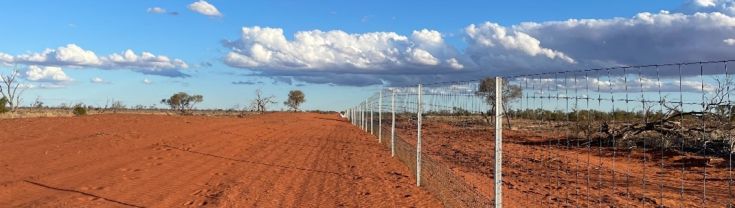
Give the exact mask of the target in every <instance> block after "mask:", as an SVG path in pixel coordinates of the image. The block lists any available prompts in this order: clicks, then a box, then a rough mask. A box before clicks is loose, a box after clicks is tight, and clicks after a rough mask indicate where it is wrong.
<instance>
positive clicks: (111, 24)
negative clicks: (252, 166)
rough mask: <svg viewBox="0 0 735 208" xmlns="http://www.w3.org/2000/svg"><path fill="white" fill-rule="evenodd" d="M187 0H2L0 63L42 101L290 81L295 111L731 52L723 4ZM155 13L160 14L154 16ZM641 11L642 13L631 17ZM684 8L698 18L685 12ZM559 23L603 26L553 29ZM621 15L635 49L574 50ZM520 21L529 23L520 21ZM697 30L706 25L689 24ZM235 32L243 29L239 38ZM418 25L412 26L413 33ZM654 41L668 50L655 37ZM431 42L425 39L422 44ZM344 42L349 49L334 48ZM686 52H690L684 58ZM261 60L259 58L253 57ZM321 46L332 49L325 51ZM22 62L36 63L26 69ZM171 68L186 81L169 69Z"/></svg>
mask: <svg viewBox="0 0 735 208" xmlns="http://www.w3.org/2000/svg"><path fill="white" fill-rule="evenodd" d="M195 2H197V1H194V0H190V1H163V0H141V1H81V0H79V1H35V0H28V1H2V2H0V18H2V19H4V20H6V21H3V23H2V24H0V27H1V28H2V31H3V32H2V33H3V35H2V38H0V55H1V54H6V55H8V56H10V57H13V59H12V61H6V63H5V64H4V65H3V61H2V59H0V67H2V69H1V70H2V72H4V73H7V72H8V71H9V70H10V69H11V68H13V67H12V66H14V65H17V66H18V68H19V69H20V70H21V72H22V74H23V75H24V78H25V80H24V81H25V82H26V83H27V84H28V85H29V86H32V87H31V88H29V89H27V90H26V91H25V94H24V100H25V102H24V104H25V105H27V104H30V103H31V102H33V101H34V100H35V99H36V98H37V97H40V100H41V101H44V102H45V103H47V104H49V105H58V104H60V103H78V102H84V103H86V104H92V105H104V104H105V102H106V101H107V100H108V99H116V100H121V101H123V102H124V103H125V104H127V105H129V106H133V105H138V104H141V105H145V106H149V105H151V104H157V102H158V101H159V100H160V99H161V98H164V97H167V96H169V95H171V94H172V93H174V92H178V91H185V92H190V93H195V94H202V95H204V98H205V99H204V100H205V102H204V103H202V104H201V105H200V106H199V107H201V108H231V107H233V106H235V105H240V106H241V107H244V106H246V105H247V104H248V102H249V100H250V99H251V98H252V97H253V95H254V93H253V92H254V90H255V89H257V88H261V89H262V90H263V91H264V92H265V94H267V95H271V94H272V95H275V96H277V97H278V99H279V101H283V100H284V98H285V97H286V95H287V93H288V91H289V90H292V89H301V90H302V91H304V92H305V94H306V97H307V102H306V103H305V104H304V108H305V109H324V110H339V109H342V108H344V107H347V106H351V105H353V104H355V103H357V102H359V99H360V98H363V97H366V96H367V95H369V94H370V93H371V92H373V91H374V90H375V89H379V88H381V87H382V86H400V85H410V84H415V83H418V82H429V81H434V80H437V79H439V80H462V79H467V78H471V77H476V76H478V75H491V74H504V73H510V72H535V71H543V70H559V69H581V68H585V67H595V66H599V65H627V64H643V63H646V62H648V63H667V62H672V61H673V62H678V61H692V60H693V61H699V60H702V59H720V58H732V55H729V54H728V53H726V51H728V50H729V51H733V50H732V49H735V48H733V47H732V45H735V40H733V41H728V40H730V39H732V38H735V33H734V32H735V26H733V25H735V24H731V22H729V21H731V20H732V19H730V18H731V17H733V16H735V15H734V13H735V9H733V8H735V7H733V6H732V5H733V4H732V2H731V1H718V0H713V1H706V0H699V1H691V2H689V1H609V2H600V1H462V2H458V1H431V2H428V1H361V2H357V1H222V0H209V1H206V2H205V3H206V4H209V5H211V6H212V7H214V8H216V9H217V11H218V12H219V14H215V15H212V14H211V13H210V14H209V15H208V14H206V12H203V11H202V10H198V9H197V8H192V6H191V5H192V3H195ZM154 8H159V9H163V10H165V12H162V11H159V12H158V13H157V12H154V11H156V10H153V9H154ZM662 10H666V11H669V12H660V11H662ZM172 12H175V13H177V15H172V14H171V13H172ZM644 12H649V16H648V17H647V16H645V15H640V14H641V13H644ZM697 12H700V13H702V14H705V15H709V16H708V17H709V18H704V19H702V18H701V17H697V16H695V15H696V13H697ZM679 13H681V15H682V16H676V17H678V18H675V19H677V20H675V21H683V22H680V23H677V24H673V25H680V26H679V27H682V26H681V25H684V26H683V27H685V28H686V27H691V28H693V30H691V32H698V34H699V35H697V36H694V37H684V35H683V34H679V35H677V34H678V33H677V31H678V30H677V29H675V26H672V25H667V21H669V20H668V19H670V18H671V17H672V16H674V15H675V14H679ZM220 14H221V15H220ZM716 14H721V15H722V16H724V19H723V18H716V17H720V16H717V15H716ZM650 15H652V17H651V16H650ZM682 18H683V19H684V20H682ZM569 19H596V20H598V21H602V22H608V23H610V24H605V25H595V24H592V23H587V25H586V26H570V27H561V26H560V25H563V24H567V23H569V22H570V20H569ZM649 19H653V20H652V21H653V22H652V23H651V22H648V21H649ZM551 21H559V22H556V23H558V24H554V22H551ZM621 21H631V22H633V23H630V22H629V24H633V25H636V24H639V25H638V27H634V28H633V29H631V28H627V29H622V30H623V31H628V32H629V33H632V34H634V35H633V36H635V41H643V42H645V44H635V43H633V42H632V43H630V46H625V47H623V46H619V47H611V46H606V47H610V48H606V49H605V50H603V51H608V52H605V53H603V52H600V53H595V54H589V52H587V51H589V50H592V49H594V48H600V47H605V46H603V45H598V44H602V43H604V44H607V43H608V41H616V40H619V39H620V37H621V35H622V33H618V32H615V31H620V30H621V29H619V28H615V25H616V24H618V25H625V23H621ZM524 22H532V23H535V24H539V25H541V26H536V27H533V26H528V25H526V26H523V25H522V23H524ZM473 24H474V25H473ZM708 24H711V25H714V26H712V27H703V26H702V25H705V26H706V25H708ZM610 25H612V26H610ZM256 26H259V27H257V28H256ZM471 26H472V27H473V30H471V31H470V30H468V28H470V27H471ZM260 27H262V28H260ZM266 27H268V28H270V29H275V30H266V29H265V28H266ZM243 28H247V29H249V31H251V33H248V35H245V33H244V32H243ZM560 28H561V29H560ZM570 28H571V29H570ZM424 29H426V30H425V33H416V32H415V31H422V30H424ZM572 29H574V30H572ZM669 29H671V30H669ZM316 30H319V31H321V32H323V33H317V32H315V31H316ZM329 31H339V32H343V33H344V34H345V35H346V36H341V35H342V33H336V32H335V33H328V32H329ZM585 31H588V33H589V34H592V33H601V34H597V35H596V36H595V37H594V38H591V37H572V35H570V34H575V33H580V32H581V33H580V34H585ZM589 31H591V32H589ZM651 31H660V33H661V34H653V33H652V32H651ZM279 32H280V33H281V34H282V35H283V36H284V37H285V38H286V41H285V42H284V41H271V40H272V39H269V37H274V36H273V35H275V37H278V34H279ZM299 32H311V33H308V34H307V35H305V36H307V37H310V38H311V39H309V40H313V38H320V39H323V40H324V41H326V42H328V43H339V41H344V44H342V45H343V46H329V47H325V46H315V45H314V43H313V42H297V41H293V40H294V34H296V33H299ZM506 33H507V36H505V37H501V38H496V37H497V35H498V34H506ZM701 33H705V34H706V35H701ZM432 34H439V35H440V36H431V35H432ZM636 34H637V35H638V36H636ZM526 36H528V37H530V38H531V39H528V38H527V37H526ZM579 36H584V35H579ZM704 36H706V37H704ZM340 37H343V38H340ZM344 37H349V38H353V39H350V40H345V38H344ZM371 37H373V38H377V39H378V40H380V41H383V40H385V41H386V42H380V41H378V42H380V43H385V44H386V45H381V46H375V47H378V49H375V50H374V51H370V50H372V49H373V48H374V47H373V46H372V45H375V44H374V42H370V41H366V39H368V38H371ZM422 37H440V39H441V41H439V42H429V41H426V40H424V39H422ZM600 37H602V38H600ZM349 38H348V39H349ZM662 38H663V39H667V40H670V41H672V42H674V43H677V44H666V43H659V42H656V41H655V40H659V39H662ZM529 40H530V41H529ZM533 40H536V41H533ZM577 40H581V41H577ZM488 42H489V43H493V44H489V45H488V44H487V43H488ZM576 42H579V44H574V43H576ZM730 42H733V43H730ZM702 43H704V44H702ZM69 44H73V45H74V46H77V47H79V48H81V49H82V51H88V52H93V53H94V55H95V56H97V57H99V61H98V62H95V63H80V62H74V60H72V61H69V60H60V59H57V60H55V61H49V60H44V61H30V59H23V58H19V57H21V56H23V55H32V54H43V52H44V50H47V49H50V50H51V51H56V52H59V51H62V49H61V48H62V47H64V48H69ZM430 44H434V45H431V46H424V45H430ZM657 44H658V45H657ZM661 44H666V45H661ZM682 44H683V45H684V46H681V45H682ZM687 44H691V45H687ZM708 44H713V45H715V46H716V47H712V46H710V45H708ZM352 45H357V46H355V48H358V49H359V50H361V52H344V51H345V50H348V49H352V48H353V47H352ZM616 45H627V44H616ZM673 45H678V46H673ZM255 46H257V47H261V46H263V47H264V48H265V49H264V50H265V51H266V52H261V50H255V49H254V48H256V47H255ZM637 46H639V47H646V48H657V47H659V46H662V47H664V49H665V47H672V48H671V51H673V52H668V50H667V52H665V53H661V55H660V56H656V55H651V54H650V53H646V54H641V56H636V57H629V54H630V53H634V54H635V52H634V51H639V50H638V49H637V48H635V47H637ZM380 47H383V48H380ZM297 48H308V49H303V50H302V49H297ZM366 48H368V49H366ZM126 50H132V52H134V54H136V55H137V56H143V54H142V53H143V52H144V51H145V52H150V53H152V54H154V56H165V57H167V58H168V59H170V61H167V62H166V64H170V65H171V66H169V65H167V66H161V65H152V63H149V62H145V61H139V62H115V61H112V59H113V58H107V59H105V58H102V57H107V56H110V55H113V54H119V55H123V54H124V52H125V51H126ZM396 51H397V52H396ZM626 51H627V52H626ZM642 51H643V52H646V50H642ZM723 51H724V52H723ZM77 52H78V51H77ZM643 52H641V53H643ZM694 52H696V54H702V55H683V54H691V53H694ZM53 54H56V55H58V54H60V53H53ZM263 54H267V55H269V56H268V58H267V59H263V58H259V57H261V56H260V55H263ZM325 54H328V55H330V54H331V55H334V54H336V55H335V57H333V58H330V59H328V58H324V57H327V55H325ZM498 54H510V55H508V56H505V55H504V56H502V57H500V56H498ZM350 56H355V57H350ZM727 56H731V57H727ZM28 57H29V56H28ZM233 57H234V58H233ZM386 57H387V58H386ZM353 58H354V59H353ZM174 59H179V60H180V61H182V62H183V63H185V65H182V64H177V63H176V62H175V61H174ZM75 60H76V61H78V60H77V59H75ZM343 60H347V61H343ZM354 61H364V62H361V63H358V64H355V63H354ZM156 64H158V63H156ZM31 66H39V67H38V70H37V71H33V72H31V70H30V68H31ZM182 66H185V67H182ZM44 67H57V68H60V70H62V71H63V72H62V73H63V74H64V75H65V76H55V77H54V76H53V75H54V74H55V75H58V74H59V70H56V69H51V68H44ZM35 72H38V73H39V74H34V73H35ZM52 72H53V73H52ZM153 72H162V73H153ZM182 73H183V74H186V75H187V76H183V77H182V76H180V75H181V74H182ZM34 75H35V76H34ZM96 78H97V79H96ZM93 79H95V81H92V80H93ZM144 80H146V81H144ZM234 82H240V83H247V84H234ZM159 106H161V105H160V104H159ZM161 107H162V106H161ZM273 107H274V108H275V109H279V108H281V105H280V104H278V105H274V106H273Z"/></svg>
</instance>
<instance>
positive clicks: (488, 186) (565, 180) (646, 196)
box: [397, 119, 735, 207]
mask: <svg viewBox="0 0 735 208" xmlns="http://www.w3.org/2000/svg"><path fill="white" fill-rule="evenodd" d="M491 128H492V127H491V126H488V125H452V124H450V123H447V122H437V121H433V120H431V119H427V121H426V122H425V124H424V128H423V129H424V130H423V131H424V132H423V134H424V137H423V142H424V145H425V146H424V151H425V154H426V155H427V157H432V158H435V159H437V160H439V161H442V162H444V163H445V164H447V165H448V166H449V167H450V168H451V169H452V171H454V172H455V173H456V174H458V175H460V176H462V178H464V179H465V180H466V181H467V183H468V184H470V185H471V186H472V187H474V188H475V189H476V190H477V191H479V192H480V193H482V194H483V195H485V196H486V197H488V198H492V197H491V196H492V194H493V185H492V184H493V182H492V180H493V179H492V177H493V175H492V173H493V155H492V154H493V149H494V148H495V147H494V143H493V142H494V138H493V137H494V131H493V130H492V129H491ZM397 131H398V132H397V135H401V136H402V137H403V138H407V140H408V141H409V142H411V143H414V144H415V136H416V132H415V131H416V130H415V128H413V129H411V128H406V129H398V128H397ZM551 134H557V135H558V134H560V133H559V132H554V133H552V131H551V130H547V131H530V130H504V143H503V150H504V155H503V156H504V157H503V159H504V161H503V175H504V176H503V184H504V187H503V191H504V196H503V200H504V205H506V207H730V206H732V205H733V201H732V200H733V199H735V194H733V195H731V194H732V193H733V192H735V185H731V187H728V181H731V179H733V178H735V174H733V173H731V171H729V170H728V165H727V162H726V161H725V160H724V159H722V158H715V157H710V158H709V161H710V162H709V163H707V164H705V163H703V162H701V160H702V159H704V158H703V157H702V156H697V155H693V154H690V153H689V154H686V155H680V154H677V153H671V152H669V153H665V154H664V157H663V158H662V157H660V155H661V153H660V152H658V151H650V150H649V151H648V152H646V153H643V151H641V150H640V149H638V150H633V151H630V150H620V149H618V150H617V151H616V152H615V157H613V151H612V149H611V148H602V149H601V148H599V147H596V146H592V147H591V148H589V149H588V148H586V147H573V146H567V145H566V144H565V143H564V142H563V141H560V143H559V145H557V139H556V138H553V137H551V136H549V135H551ZM629 156H630V157H629ZM644 158H646V159H645V161H644ZM662 162H663V167H661V163H662ZM682 166H683V171H682ZM705 169H706V170H705ZM705 171H706V179H705V177H704V173H705ZM705 180H706V183H705ZM644 181H645V182H644ZM682 187H683V188H682ZM731 190H732V191H733V192H731ZM705 196H706V197H705Z"/></svg>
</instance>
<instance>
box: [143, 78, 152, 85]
mask: <svg viewBox="0 0 735 208" xmlns="http://www.w3.org/2000/svg"><path fill="white" fill-rule="evenodd" d="M143 84H147V85H149V84H153V81H151V80H149V79H148V78H145V79H143Z"/></svg>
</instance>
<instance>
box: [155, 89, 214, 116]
mask: <svg viewBox="0 0 735 208" xmlns="http://www.w3.org/2000/svg"><path fill="white" fill-rule="evenodd" d="M202 101H204V96H201V95H189V94H187V93H185V92H179V93H176V94H174V95H171V97H170V98H168V99H163V100H161V103H163V104H166V105H168V106H169V107H171V109H172V110H177V111H179V112H181V113H182V114H184V113H187V112H188V111H190V110H191V109H193V108H194V105H196V104H197V103H201V102H202Z"/></svg>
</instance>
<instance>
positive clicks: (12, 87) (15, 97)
mask: <svg viewBox="0 0 735 208" xmlns="http://www.w3.org/2000/svg"><path fill="white" fill-rule="evenodd" d="M19 75H20V71H18V69H16V68H13V70H12V71H11V72H10V74H0V81H2V84H1V85H0V96H2V97H5V98H7V100H8V103H7V105H8V107H9V108H10V111H15V109H16V108H18V105H20V103H21V101H22V100H21V97H22V96H21V95H22V94H23V91H24V90H23V89H20V86H21V85H22V84H21V83H20V81H19V80H18V76H19ZM19 89H20V91H18V90H19Z"/></svg>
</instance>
